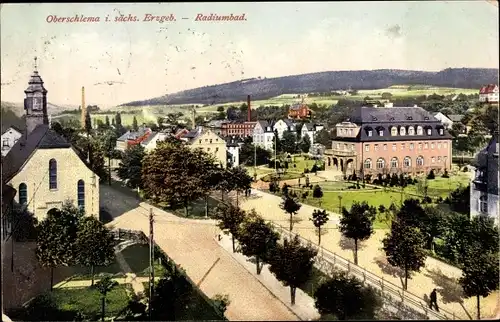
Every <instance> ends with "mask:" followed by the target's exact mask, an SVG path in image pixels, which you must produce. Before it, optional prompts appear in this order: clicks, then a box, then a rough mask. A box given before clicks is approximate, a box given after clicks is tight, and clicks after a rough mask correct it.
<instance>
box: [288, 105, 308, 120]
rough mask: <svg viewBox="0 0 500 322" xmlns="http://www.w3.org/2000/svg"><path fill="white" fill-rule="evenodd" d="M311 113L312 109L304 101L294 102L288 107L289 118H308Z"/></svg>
mask: <svg viewBox="0 0 500 322" xmlns="http://www.w3.org/2000/svg"><path fill="white" fill-rule="evenodd" d="M311 114H312V110H311V109H310V108H309V107H308V106H307V105H306V104H304V102H302V103H297V104H294V105H292V106H290V108H289V109H288V118H290V119H299V120H301V119H306V118H309V117H311Z"/></svg>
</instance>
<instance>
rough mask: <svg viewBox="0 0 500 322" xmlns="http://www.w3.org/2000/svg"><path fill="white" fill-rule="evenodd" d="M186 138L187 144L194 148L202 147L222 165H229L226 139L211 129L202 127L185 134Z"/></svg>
mask: <svg viewBox="0 0 500 322" xmlns="http://www.w3.org/2000/svg"><path fill="white" fill-rule="evenodd" d="M184 138H187V144H189V146H191V147H192V148H193V149H202V150H203V151H205V152H207V153H209V154H211V155H213V156H214V157H215V159H216V160H217V161H219V162H220V164H221V166H222V167H224V168H225V167H226V166H227V152H226V141H224V139H222V138H221V137H220V136H218V135H217V134H215V133H214V132H212V131H211V130H206V129H203V128H201V127H200V128H198V129H196V130H195V131H191V132H190V133H188V134H187V135H185V136H184V137H183V139H184Z"/></svg>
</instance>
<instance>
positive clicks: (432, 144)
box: [431, 142, 434, 150]
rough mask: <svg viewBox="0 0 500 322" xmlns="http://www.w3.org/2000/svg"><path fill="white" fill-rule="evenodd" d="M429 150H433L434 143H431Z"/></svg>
mask: <svg viewBox="0 0 500 322" xmlns="http://www.w3.org/2000/svg"><path fill="white" fill-rule="evenodd" d="M431 149H432V150H434V142H433V143H431Z"/></svg>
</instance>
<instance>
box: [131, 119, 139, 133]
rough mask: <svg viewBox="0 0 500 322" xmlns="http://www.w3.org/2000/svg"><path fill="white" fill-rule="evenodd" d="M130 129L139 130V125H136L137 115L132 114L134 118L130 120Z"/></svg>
mask: <svg viewBox="0 0 500 322" xmlns="http://www.w3.org/2000/svg"><path fill="white" fill-rule="evenodd" d="M132 129H133V130H134V131H137V130H139V125H137V117H136V116H135V115H134V119H133V121H132Z"/></svg>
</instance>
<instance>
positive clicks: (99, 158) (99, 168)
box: [89, 138, 109, 181]
mask: <svg viewBox="0 0 500 322" xmlns="http://www.w3.org/2000/svg"><path fill="white" fill-rule="evenodd" d="M89 148H90V150H89V163H90V168H91V170H92V172H94V173H95V174H97V175H98V176H99V179H100V180H101V181H104V180H106V179H107V178H108V175H109V174H108V171H106V163H105V160H104V155H105V151H106V149H105V147H104V146H103V144H102V142H101V141H99V140H98V139H97V138H91V139H90V145H89Z"/></svg>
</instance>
